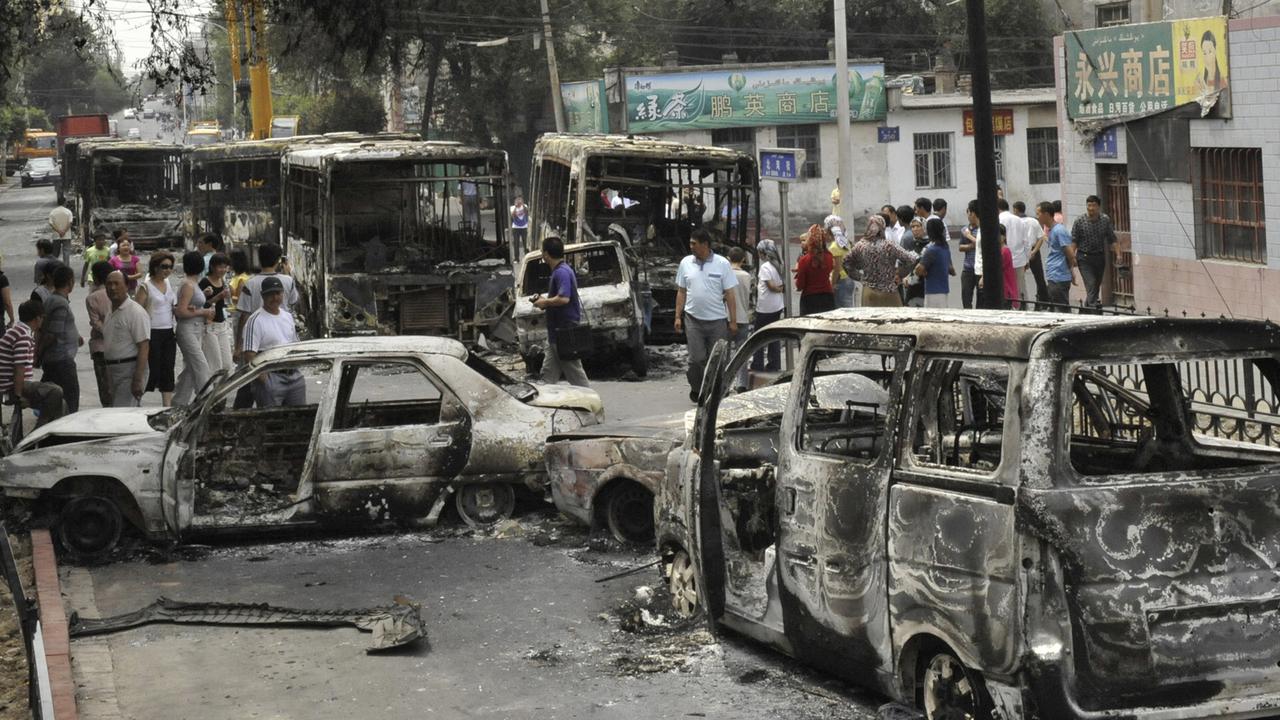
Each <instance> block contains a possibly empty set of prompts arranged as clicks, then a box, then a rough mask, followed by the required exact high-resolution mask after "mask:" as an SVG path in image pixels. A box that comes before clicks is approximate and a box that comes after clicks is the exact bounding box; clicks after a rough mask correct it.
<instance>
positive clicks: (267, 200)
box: [183, 133, 413, 264]
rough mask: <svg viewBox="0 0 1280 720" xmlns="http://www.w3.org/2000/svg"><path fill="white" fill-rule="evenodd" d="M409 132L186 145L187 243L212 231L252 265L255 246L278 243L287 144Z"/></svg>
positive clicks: (396, 136)
mask: <svg viewBox="0 0 1280 720" xmlns="http://www.w3.org/2000/svg"><path fill="white" fill-rule="evenodd" d="M412 137H413V136H411V135H405V134H378V135H359V134H357V133H330V134H327V135H305V136H298V137H283V138H273V139H270V140H244V141H240V142H231V143H216V144H210V145H200V146H197V147H188V148H186V150H185V151H184V152H183V188H184V189H185V191H186V198H187V209H188V210H189V211H190V213H191V216H190V218H188V220H187V222H186V223H185V224H184V228H183V229H184V231H185V232H186V235H187V246H188V247H192V246H193V245H194V243H195V238H196V237H199V236H200V235H201V234H203V233H206V232H214V233H217V234H218V235H220V236H221V237H222V240H223V242H225V243H226V245H227V249H228V250H231V249H242V250H244V251H245V252H246V253H247V254H248V256H249V262H250V263H251V264H256V263H257V248H258V246H259V245H261V244H263V243H266V242H274V243H279V242H280V186H281V182H280V158H281V157H282V156H283V155H284V153H285V152H286V151H287V150H289V148H291V147H297V146H300V145H316V144H326V143H327V144H338V143H344V142H354V141H357V140H365V139H371V138H385V139H400V140H407V139H411V138H412Z"/></svg>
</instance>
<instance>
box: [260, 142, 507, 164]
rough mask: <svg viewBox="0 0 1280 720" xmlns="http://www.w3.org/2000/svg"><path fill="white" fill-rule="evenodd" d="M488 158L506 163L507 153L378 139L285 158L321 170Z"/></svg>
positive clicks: (323, 147) (294, 153) (453, 144)
mask: <svg viewBox="0 0 1280 720" xmlns="http://www.w3.org/2000/svg"><path fill="white" fill-rule="evenodd" d="M474 158H488V159H490V160H491V161H493V160H501V161H502V163H503V165H505V164H506V153H505V152H503V151H502V150H495V149H493V148H480V147H472V146H467V145H463V144H461V143H456V142H443V141H438V140H431V141H426V140H385V139H381V138H378V137H375V138H373V139H369V140H363V141H359V142H339V143H336V144H332V145H316V146H311V145H308V146H304V147H301V148H297V147H293V148H290V149H289V151H288V152H286V153H285V155H284V163H285V165H301V166H304V167H320V166H321V165H324V164H329V163H333V162H375V161H379V160H451V159H474Z"/></svg>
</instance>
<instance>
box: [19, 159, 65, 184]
mask: <svg viewBox="0 0 1280 720" xmlns="http://www.w3.org/2000/svg"><path fill="white" fill-rule="evenodd" d="M60 182H62V171H61V169H59V168H58V161H57V160H55V159H53V158H51V157H39V158H31V159H30V160H28V161H27V166H26V167H24V168H23V169H22V178H21V184H22V187H31V186H32V185H57V184H58V183H60Z"/></svg>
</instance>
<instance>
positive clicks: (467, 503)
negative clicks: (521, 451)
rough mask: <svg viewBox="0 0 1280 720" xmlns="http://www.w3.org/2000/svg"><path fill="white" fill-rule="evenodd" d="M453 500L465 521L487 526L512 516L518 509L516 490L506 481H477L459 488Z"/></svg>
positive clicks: (469, 523)
mask: <svg viewBox="0 0 1280 720" xmlns="http://www.w3.org/2000/svg"><path fill="white" fill-rule="evenodd" d="M453 501H454V505H455V507H457V509H458V514H459V515H461V516H462V521H463V522H465V523H466V524H468V525H470V526H471V527H486V526H489V525H493V524H495V523H499V522H502V521H503V520H506V519H507V518H509V517H511V515H512V513H514V512H515V510H516V491H515V489H514V488H512V487H511V486H510V485H507V484H506V483H475V484H472V485H463V486H462V487H460V488H458V492H457V493H456V494H455V495H454V496H453Z"/></svg>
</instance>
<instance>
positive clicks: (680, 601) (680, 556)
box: [667, 550, 702, 617]
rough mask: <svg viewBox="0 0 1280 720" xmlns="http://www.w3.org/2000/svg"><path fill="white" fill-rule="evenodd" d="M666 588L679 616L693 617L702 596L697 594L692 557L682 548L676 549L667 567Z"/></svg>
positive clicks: (699, 609) (695, 573) (700, 607)
mask: <svg viewBox="0 0 1280 720" xmlns="http://www.w3.org/2000/svg"><path fill="white" fill-rule="evenodd" d="M667 589H668V590H670V591H671V606H672V607H673V608H675V611H676V612H677V613H679V614H680V616H681V617H693V616H694V615H697V614H698V613H699V612H701V610H702V597H701V596H700V595H699V594H698V572H697V570H695V569H694V567H693V559H692V558H690V557H689V553H688V552H685V551H684V550H677V551H676V554H675V555H674V556H672V558H671V565H670V566H668V568H667Z"/></svg>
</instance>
